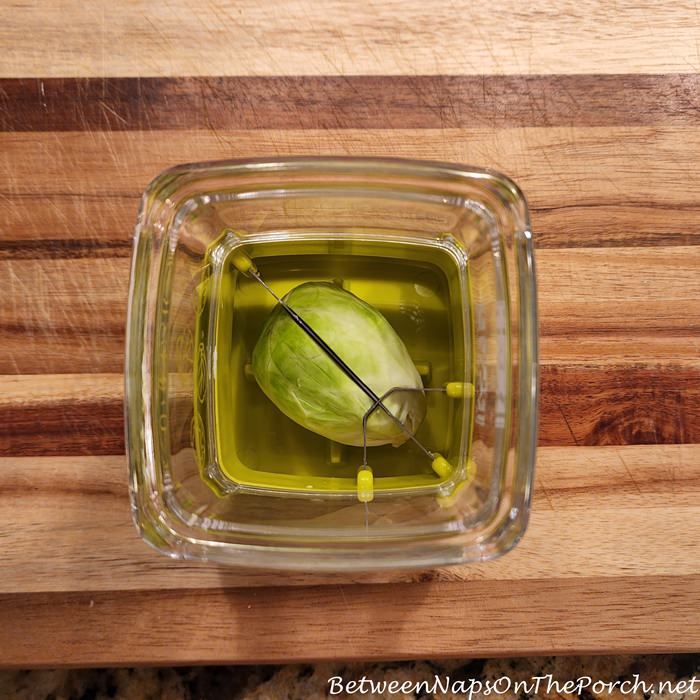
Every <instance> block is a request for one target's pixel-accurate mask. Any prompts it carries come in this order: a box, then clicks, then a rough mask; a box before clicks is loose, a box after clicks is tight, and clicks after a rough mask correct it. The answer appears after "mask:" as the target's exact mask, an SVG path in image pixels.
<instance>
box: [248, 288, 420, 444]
mask: <svg viewBox="0 0 700 700" xmlns="http://www.w3.org/2000/svg"><path fill="white" fill-rule="evenodd" d="M284 301H285V302H286V304H287V305H288V306H289V307H291V308H292V309H293V310H294V311H295V312H296V313H297V314H299V316H300V317H301V318H302V319H303V320H304V321H306V323H308V325H309V326H311V328H313V330H314V331H315V332H316V333H317V334H318V335H319V336H320V337H321V338H323V340H324V341H325V342H326V343H327V344H328V345H329V346H330V347H331V348H332V349H333V350H334V351H335V352H336V353H337V354H338V356H339V357H340V358H341V359H342V360H343V362H345V364H346V365H348V366H349V367H350V368H351V369H352V370H353V372H354V373H355V374H356V375H357V376H358V377H360V378H361V379H362V381H363V382H364V383H365V384H366V385H367V386H368V387H369V388H370V389H371V390H372V391H373V392H374V393H375V394H376V395H377V396H380V397H381V396H382V395H383V394H384V393H385V392H386V391H388V390H389V389H393V388H394V387H402V388H408V389H421V390H422V389H423V384H422V382H421V378H420V375H419V374H418V371H417V370H416V367H415V365H414V364H413V361H412V360H411V358H410V356H409V354H408V351H407V350H406V346H405V345H404V344H403V341H402V340H401V338H399V336H398V335H397V333H396V331H395V330H394V329H393V328H392V327H391V325H390V324H389V322H388V321H387V320H386V318H384V316H382V314H381V313H380V312H379V311H377V310H376V309H375V308H373V307H372V306H370V305H369V304H368V303H366V302H365V301H363V300H362V299H360V298H358V297H356V296H355V295H354V294H352V293H350V292H348V291H346V290H344V289H342V288H341V287H339V286H337V285H335V284H330V283H327V282H307V283H305V284H301V285H299V286H298V287H295V288H294V289H292V290H291V291H290V292H289V293H288V294H287V295H286V296H285V297H284ZM252 365H253V374H254V375H255V379H256V381H257V382H258V384H259V386H260V388H261V389H262V390H263V392H265V394H266V395H267V396H268V398H269V399H270V400H271V401H272V402H273V403H274V404H275V405H276V406H277V407H278V408H279V409H280V410H281V411H282V412H283V413H284V414H285V415H287V416H288V417H289V418H291V419H292V420H293V421H295V422H297V423H299V425H302V426H304V427H305V428H307V429H308V430H311V431H313V432H314V433H318V434H319V435H323V436H324V437H327V438H329V439H330V440H335V441H336V442H339V443H342V444H344V445H357V446H359V445H362V444H363V436H362V419H363V416H364V415H365V413H366V412H367V411H368V410H369V409H370V408H371V406H372V400H371V399H370V398H369V397H368V396H367V395H366V394H365V393H364V392H363V391H362V389H360V387H358V386H357V384H355V382H353V380H352V379H351V378H350V377H348V376H347V375H346V374H345V373H344V372H343V370H342V369H341V368H340V367H338V365H337V364H336V363H335V362H334V361H333V359H332V358H331V357H329V356H328V355H327V353H326V352H325V351H324V350H323V349H322V348H321V347H320V346H319V345H318V344H317V343H316V342H315V341H314V340H313V338H311V337H310V336H309V335H308V334H307V333H306V332H305V331H304V330H303V329H302V328H300V327H299V326H298V325H297V324H296V323H295V322H294V320H293V319H292V318H291V317H290V316H289V314H288V313H287V312H286V311H285V310H284V309H283V308H282V306H281V305H279V304H278V305H277V306H276V307H275V309H274V310H273V311H272V313H271V314H270V317H269V318H268V319H267V322H266V323H265V326H264V328H263V330H262V333H261V334H260V338H259V339H258V342H257V343H256V345H255V349H254V350H253V362H252ZM383 404H384V405H385V406H386V408H387V409H388V410H389V411H391V413H392V414H393V415H394V416H395V417H396V418H398V420H399V421H401V423H402V424H403V425H404V426H405V427H406V428H407V430H408V431H409V432H410V434H414V433H415V432H416V431H417V430H418V428H419V427H420V424H421V422H422V421H423V418H424V417H425V394H424V392H423V391H397V392H394V393H393V394H391V395H389V396H388V397H387V398H386V399H385V400H384V401H383ZM408 438H409V435H408V434H407V432H406V431H404V430H402V429H401V427H400V426H399V425H397V424H396V422H395V421H394V420H392V419H391V417H389V416H388V415H386V413H385V412H384V411H382V409H381V408H377V409H376V410H374V411H373V412H372V414H371V415H370V416H369V419H368V421H367V445H386V444H392V445H394V446H398V445H401V444H403V443H404V442H406V440H407V439H408Z"/></svg>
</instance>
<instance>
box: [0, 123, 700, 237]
mask: <svg viewBox="0 0 700 700" xmlns="http://www.w3.org/2000/svg"><path fill="white" fill-rule="evenodd" d="M698 150H700V129H697V128H692V127H661V126H659V127H629V128H626V127H580V128H579V127H570V128H567V127H552V128H537V127H523V128H512V129H492V128H488V127H474V128H470V129H391V130H384V129H377V130H373V131H366V130H355V129H342V130H324V131H310V130H257V131H255V130H253V131H251V130H248V131H218V130H214V131H185V130H183V131H159V132H143V131H131V132H93V133H82V132H56V133H53V132H47V133H44V132H37V133H21V132H19V133H2V134H0V195H7V196H24V197H31V196H34V195H42V196H52V197H59V196H65V197H78V198H81V199H82V198H83V197H87V198H91V197H92V198H94V197H107V198H108V199H107V201H109V199H110V198H114V197H118V198H120V197H124V196H129V197H134V200H133V201H134V202H136V201H137V200H136V197H138V195H139V194H140V193H141V191H142V190H143V188H144V187H145V186H146V185H147V184H148V182H149V181H150V180H151V179H152V178H153V177H154V176H155V175H157V174H158V173H159V172H161V171H162V170H164V169H165V168H167V167H170V166H172V165H175V164H177V163H185V162H192V161H197V160H217V159H221V158H261V157H277V156H285V155H298V154H299V153H305V154H309V155H368V156H396V157H405V158H424V159H430V160H435V159H438V160H446V161H451V162H456V163H471V164H475V165H478V166H481V167H490V168H494V169H496V170H500V171H502V172H505V173H507V174H508V175H510V176H511V177H513V178H514V179H515V180H516V181H517V182H518V184H519V185H520V186H521V187H522V188H523V190H524V192H525V193H526V195H527V197H528V199H529V201H530V203H531V205H532V206H533V207H535V208H540V207H546V208H552V207H581V208H585V207H588V206H601V205H605V206H623V205H624V206H628V207H633V206H641V207H648V206H649V204H650V203H653V205H654V206H661V207H664V206H666V207H669V208H672V207H676V208H689V209H691V210H693V211H695V210H697V208H698V204H697V201H698V197H700V172H698V170H697V168H696V162H695V154H696V152H697V151H698ZM630 162H634V167H630ZM681 183H682V186H681ZM108 206H110V205H108ZM134 216H135V213H134ZM676 221H678V219H676ZM124 223H126V222H124ZM129 228H130V222H129ZM690 230H691V231H692V230H693V229H690ZM680 232H684V233H686V231H685V230H681V231H680Z"/></svg>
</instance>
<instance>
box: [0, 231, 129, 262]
mask: <svg viewBox="0 0 700 700" xmlns="http://www.w3.org/2000/svg"><path fill="white" fill-rule="evenodd" d="M115 238H116V234H115ZM130 256H131V240H121V241H120V240H111V241H97V240H89V239H88V240H76V239H70V238H39V239H36V238H35V239H31V238H26V239H21V240H4V241H0V260H58V259H60V258H70V259H76V258H120V257H130Z"/></svg>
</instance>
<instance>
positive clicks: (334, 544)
mask: <svg viewBox="0 0 700 700" xmlns="http://www.w3.org/2000/svg"><path fill="white" fill-rule="evenodd" d="M250 262H252V263H253V264H254V265H255V267H256V268H257V270H258V271H259V273H260V276H261V277H262V278H263V279H264V280H265V281H266V283H267V284H269V286H270V287H271V288H272V289H273V291H275V293H277V294H279V295H280V296H282V295H284V294H285V293H286V292H288V291H289V290H291V289H292V288H294V287H295V286H296V285H298V284H300V283H302V282H306V281H309V280H314V281H323V282H329V283H333V284H337V285H340V286H342V287H343V288H345V289H347V290H348V291H351V292H353V293H354V294H356V295H357V296H359V297H360V298H362V299H364V300H365V301H367V302H369V303H370V304H372V305H373V306H375V307H376V308H377V309H379V310H380V311H381V312H382V313H383V314H384V315H385V317H386V318H387V319H388V320H389V322H390V323H391V324H392V326H393V327H394V329H395V330H396V331H397V333H398V334H399V336H400V337H401V338H402V340H403V341H404V343H405V344H406V347H407V349H408V351H409V354H410V355H411V358H412V360H413V361H414V363H415V365H416V368H417V369H418V371H419V373H420V375H421V379H422V382H423V385H424V386H425V387H426V389H429V390H428V391H426V393H425V396H426V404H427V417H426V419H425V421H424V423H423V424H422V426H421V427H420V430H419V431H418V432H417V433H416V438H417V440H418V442H419V443H420V444H417V443H414V442H413V441H411V440H409V441H407V442H406V444H405V445H403V446H402V447H399V448H394V447H392V446H379V447H368V448H367V451H366V453H365V452H364V451H363V449H362V447H348V446H346V445H340V444H338V443H335V442H332V441H330V440H327V439H325V438H322V437H321V436H318V435H315V434H314V433H311V432H310V431H308V430H306V429H305V428H302V427H301V426H299V425H297V424H296V423H294V422H293V421H291V420H290V419H289V418H287V417H286V416H285V415H284V414H283V413H282V412H281V411H279V409H278V408H277V407H276V406H275V405H274V404H273V403H272V402H271V401H270V400H269V399H268V398H267V397H266V396H265V395H264V394H263V392H262V391H261V389H260V388H259V387H258V385H257V383H256V380H255V377H254V376H253V371H252V369H251V360H250V356H251V352H252V348H253V346H254V344H255V342H256V339H257V337H258V336H259V333H260V330H261V328H262V326H263V324H264V322H265V319H266V317H267V316H268V314H269V313H270V312H271V310H272V309H273V307H274V305H275V303H276V302H275V300H274V298H273V297H272V296H271V295H269V293H268V292H266V291H265V289H263V287H262V286H261V285H260V284H259V283H258V282H257V281H256V280H255V279H254V278H252V277H251V276H250V274H249V273H248V271H247V266H248V264H249V263H250ZM359 342H361V339H360V340H359ZM397 391H398V392H400V391H401V389H397ZM537 395H538V380H537V314H536V290H535V272H534V258H533V243H532V237H531V234H530V226H529V215H528V210H527V205H526V202H525V199H524V197H523V195H522V193H521V192H520V190H519V189H518V187H517V186H516V185H515V184H514V183H513V182H512V181H511V180H509V179H508V178H507V177H504V176H503V175H500V174H498V173H495V172H491V171H486V170H478V169H475V168H471V167H467V166H462V165H453V164H444V163H431V162H420V161H409V160H394V159H392V160H390V159H366V158H298V159H288V160H274V161H273V160H270V161H230V162H213V163H199V164H193V165H183V166H178V167H176V168H173V169H171V170H168V171H166V172H164V173H162V174H161V175H159V176H158V177H157V178H156V179H155V180H153V182H152V183H151V184H150V185H149V187H148V188H147V189H146V191H145V193H144V195H143V199H142V204H141V210H140V212H139V216H138V221H137V225H136V231H135V239H134V253H133V260H132V271H131V284H130V290H129V313H128V328H127V353H126V440H127V451H128V457H129V468H130V493H131V503H132V512H133V517H134V521H135V523H136V525H137V528H138V529H139V531H140V533H141V535H142V536H143V538H144V539H145V540H146V542H148V543H149V544H151V545H152V546H154V547H155V548H156V549H158V550H160V551H162V552H164V553H165V554H168V555H170V556H173V557H178V558H186V559H200V560H211V561H216V562H221V563H226V564H233V565H239V566H255V567H265V568H287V569H304V570H358V569H382V568H406V567H425V566H438V565H447V564H459V563H465V562H470V561H482V560H485V559H490V558H493V557H495V556H498V555H500V554H503V553H505V552H507V551H508V550H509V549H511V548H512V547H513V546H514V545H515V544H516V543H517V541H518V540H519V539H520V537H521V536H522V534H523V532H524V530H525V527H526V524H527V520H528V513H529V505H530V489H531V485H532V479H533V470H534V460H535V443H536V429H537ZM377 410H378V409H377ZM421 446H423V447H421ZM424 448H425V449H424ZM366 465H368V467H367V466H366Z"/></svg>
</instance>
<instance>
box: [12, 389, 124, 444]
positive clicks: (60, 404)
mask: <svg viewBox="0 0 700 700" xmlns="http://www.w3.org/2000/svg"><path fill="white" fill-rule="evenodd" d="M123 452H124V408H123V403H122V400H121V399H120V398H113V399H111V398H94V397H90V396H85V397H84V398H83V399H82V400H80V401H75V400H68V399H64V400H59V401H52V402H46V401H41V402H37V403H34V404H33V403H29V402H27V403H23V404H14V405H13V404H9V405H2V406H0V456H8V455H23V456H28V457H30V456H37V457H40V456H44V455H89V454H93V455H116V454H122V453H123Z"/></svg>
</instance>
